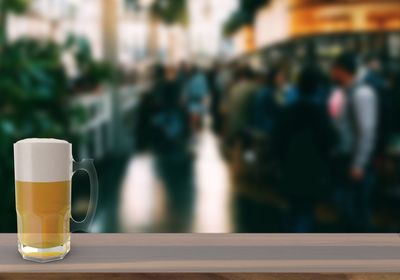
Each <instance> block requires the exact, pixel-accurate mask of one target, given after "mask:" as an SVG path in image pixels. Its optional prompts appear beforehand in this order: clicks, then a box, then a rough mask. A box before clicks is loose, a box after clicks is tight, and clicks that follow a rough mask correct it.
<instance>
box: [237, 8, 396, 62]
mask: <svg viewBox="0 0 400 280" xmlns="http://www.w3.org/2000/svg"><path fill="white" fill-rule="evenodd" d="M246 29H247V31H246V34H247V35H246V36H244V29H240V30H238V31H237V32H236V34H235V35H234V36H232V37H233V40H232V41H233V42H234V54H235V56H241V55H245V54H249V53H251V52H253V51H254V50H255V49H263V48H268V47H271V46H274V45H277V44H283V43H289V42H290V41H293V40H298V39H301V38H310V37H321V36H324V35H335V34H343V35H344V37H346V36H345V35H346V34H355V33H357V34H372V33H375V32H379V33H380V34H384V33H394V32H396V31H399V30H400V5H399V2H398V1H393V0H381V1H370V0H337V1H318V0H317V1H315V0H272V1H267V2H266V4H265V5H264V6H263V7H262V8H261V9H259V10H258V11H257V14H256V17H255V20H254V25H253V26H247V27H246ZM251 29H253V31H251ZM251 34H254V39H249V36H251ZM397 36H398V34H397ZM252 40H254V41H255V48H254V47H253V46H252V45H251V44H249V43H248V42H249V41H252ZM388 40H389V41H391V42H392V44H395V43H393V42H394V41H396V39H394V38H393V36H389V37H388ZM397 40H398V39H397Z"/></svg>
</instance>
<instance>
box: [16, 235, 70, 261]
mask: <svg viewBox="0 0 400 280" xmlns="http://www.w3.org/2000/svg"><path fill="white" fill-rule="evenodd" d="M70 249H71V241H69V240H68V242H66V243H65V244H63V245H61V246H57V247H51V248H35V247H30V246H26V245H23V244H21V243H20V242H19V241H18V251H19V253H20V254H21V256H22V258H24V259H25V260H28V261H33V262H39V263H46V262H52V261H58V260H62V259H63V258H64V257H65V256H66V255H67V254H68V252H69V250H70Z"/></svg>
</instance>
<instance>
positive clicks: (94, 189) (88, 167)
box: [71, 159, 99, 232]
mask: <svg viewBox="0 0 400 280" xmlns="http://www.w3.org/2000/svg"><path fill="white" fill-rule="evenodd" d="M78 170H83V171H86V173H87V174H88V175H89V181H90V199H89V207H88V211H87V213H86V216H85V218H84V219H83V220H82V221H76V220H74V218H72V216H71V231H72V232H75V231H78V230H80V231H86V232H87V231H88V230H89V226H90V224H91V223H92V221H93V218H94V215H95V214H96V208H97V200H98V196H99V182H98V179H97V172H96V168H95V167H94V163H93V160H92V159H84V160H82V161H81V162H76V161H73V174H74V173H75V172H76V171H78Z"/></svg>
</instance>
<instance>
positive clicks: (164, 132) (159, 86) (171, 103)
mask: <svg viewBox="0 0 400 280" xmlns="http://www.w3.org/2000/svg"><path fill="white" fill-rule="evenodd" d="M181 100H182V86H181V84H180V83H179V80H178V76H177V71H176V69H175V68H174V67H164V66H162V65H157V66H155V68H154V70H153V84H152V86H151V88H150V90H149V93H148V94H146V95H145V96H144V97H143V98H142V100H141V104H140V106H139V109H138V111H139V112H138V114H139V117H138V119H139V121H138V128H137V129H138V131H136V135H137V139H138V143H139V146H142V147H144V146H145V147H147V148H150V149H155V150H157V151H161V150H167V149H170V148H171V147H172V146H171V145H178V144H179V145H181V144H182V143H184V141H186V139H187V136H188V134H189V132H188V118H187V115H186V111H185V110H184V108H183V106H182V104H181ZM181 146H182V145H181Z"/></svg>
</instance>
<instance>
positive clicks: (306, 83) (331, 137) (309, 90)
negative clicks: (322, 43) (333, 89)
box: [273, 65, 335, 233]
mask: <svg viewBox="0 0 400 280" xmlns="http://www.w3.org/2000/svg"><path fill="white" fill-rule="evenodd" d="M321 73H322V72H321V71H320V69H319V68H318V67H316V66H314V65H310V66H306V67H304V68H303V69H302V71H301V72H300V76H299V79H298V84H297V88H298V92H299V99H298V101H297V102H296V103H294V104H293V105H291V106H289V107H288V108H287V110H285V112H284V113H283V114H282V115H281V118H280V120H279V121H278V123H277V126H276V129H275V130H274V132H273V146H274V148H275V152H276V155H277V162H278V166H279V167H280V170H281V172H282V174H281V175H282V177H281V178H282V179H281V185H280V190H281V192H282V193H283V194H284V195H285V196H286V197H287V199H288V201H289V204H290V207H291V209H290V213H289V217H288V223H287V224H288V231H289V232H297V233H301V232H313V231H314V214H313V212H314V209H315V205H316V203H317V201H319V200H320V199H321V198H322V197H323V196H324V195H326V194H327V193H328V192H329V190H330V180H329V178H330V167H329V162H330V153H331V151H332V149H333V148H334V146H335V132H334V129H333V126H332V125H331V122H330V119H329V117H328V113H327V110H326V107H325V106H321V104H320V103H319V102H316V101H315V100H316V98H315V96H316V95H317V94H320V91H321V89H323V88H325V86H324V85H323V84H322V81H324V80H325V79H323V77H322V74H321Z"/></svg>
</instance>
